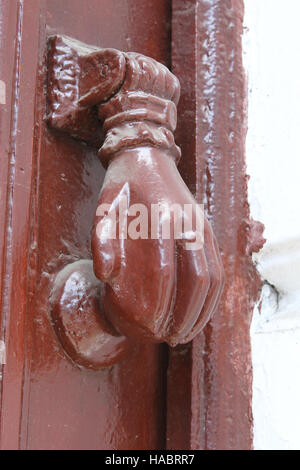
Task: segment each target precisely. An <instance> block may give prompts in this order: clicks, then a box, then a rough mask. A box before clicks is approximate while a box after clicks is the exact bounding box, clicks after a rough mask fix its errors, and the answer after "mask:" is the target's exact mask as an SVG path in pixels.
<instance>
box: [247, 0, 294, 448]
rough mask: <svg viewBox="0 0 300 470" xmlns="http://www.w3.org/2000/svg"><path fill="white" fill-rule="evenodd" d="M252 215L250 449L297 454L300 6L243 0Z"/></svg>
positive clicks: (278, 0) (290, 2)
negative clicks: (255, 236)
mask: <svg viewBox="0 0 300 470" xmlns="http://www.w3.org/2000/svg"><path fill="white" fill-rule="evenodd" d="M244 2H245V20H244V26H245V32H244V37H243V47H244V66H245V69H246V73H247V76H248V88H249V93H248V100H249V102H248V134H247V141H246V158H247V171H248V174H249V175H250V177H251V178H250V181H249V200H250V208H251V215H252V217H253V218H254V219H257V220H260V221H262V222H263V223H264V225H265V234H264V236H265V238H267V243H266V244H265V246H264V248H263V249H262V250H261V252H260V253H258V254H257V255H255V258H254V259H255V261H256V262H257V266H258V269H259V271H260V273H261V276H262V278H263V279H264V280H265V281H266V283H265V286H264V288H263V292H262V299H261V309H260V312H259V309H258V306H257V308H256V309H255V312H254V317H253V323H252V332H251V335H252V357H253V374H254V376H253V415H254V448H255V449H300V216H299V215H300V214H299V212H300V211H299V203H300V26H299V24H300V0H284V1H283V0H244Z"/></svg>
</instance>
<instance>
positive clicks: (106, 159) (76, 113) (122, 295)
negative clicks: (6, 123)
mask: <svg viewBox="0 0 300 470" xmlns="http://www.w3.org/2000/svg"><path fill="white" fill-rule="evenodd" d="M49 44H50V47H49V50H48V68H49V70H48V76H49V77H50V79H49V80H48V85H47V87H48V96H49V102H50V106H49V108H50V110H49V115H48V122H49V125H50V126H52V127H53V126H55V127H56V128H58V129H60V130H64V132H68V133H69V134H71V135H76V137H78V138H80V137H81V136H82V131H81V128H82V127H84V126H85V125H86V123H87V122H89V121H87V119H86V118H85V115H86V114H87V113H88V112H89V110H90V109H91V108H92V106H95V105H96V107H97V109H98V116H99V118H100V120H101V122H102V125H103V129H104V134H105V135H104V142H103V145H102V146H101V148H100V150H99V156H100V159H101V161H102V162H103V164H104V165H105V166H106V167H108V169H107V173H106V176H105V180H104V183H103V188H102V191H101V193H100V198H99V201H98V208H99V207H101V206H105V207H106V211H108V213H107V214H106V215H104V214H98V209H97V211H96V217H95V221H94V230H93V237H92V253H93V261H94V271H95V274H96V276H97V277H98V278H99V279H100V280H101V281H102V282H103V283H104V286H103V287H104V289H103V292H104V294H103V299H101V300H102V304H103V308H104V311H105V314H106V316H107V318H108V319H109V320H110V322H111V323H112V325H114V326H115V327H116V328H117V330H118V331H119V332H120V333H122V334H124V335H125V336H127V337H128V338H131V339H137V340H142V341H143V340H144V341H147V340H152V341H156V342H163V341H166V342H167V343H169V344H170V345H171V346H175V345H176V344H178V343H187V342H189V341H190V340H192V339H193V338H194V337H195V336H196V335H197V334H198V333H199V331H201V330H202V329H203V327H204V326H205V324H206V323H207V321H208V320H209V318H210V316H211V315H212V313H213V311H214V309H215V308H216V306H217V303H218V300H219V298H220V295H221V291H222V287H223V267H222V264H221V260H220V254H219V250H218V246H217V242H216V240H215V237H214V235H213V233H212V230H211V227H210V224H209V222H208V221H207V220H205V218H203V216H202V214H201V213H200V209H199V208H197V206H196V201H195V200H194V198H193V197H192V195H191V194H190V192H189V190H188V188H187V186H186V185H185V184H184V182H183V180H182V179H181V177H180V174H179V172H178V171H177V169H176V167H175V164H174V162H177V161H178V160H179V158H180V149H179V148H178V147H177V146H176V144H175V142H174V136H173V132H174V130H175V128H176V122H177V111H176V105H177V104H178V100H179V96H180V84H179V82H178V79H177V78H176V77H175V76H174V75H173V74H172V73H171V72H170V71H169V70H168V69H167V68H166V67H165V66H164V65H163V64H161V63H159V62H157V61H155V60H154V59H152V58H149V57H146V56H144V55H141V54H137V53H132V52H127V53H124V52H123V53H121V52H119V51H117V50H114V49H98V50H97V49H96V48H95V47H94V46H87V45H86V44H83V43H80V42H78V41H75V40H73V39H71V38H67V37H61V36H56V37H55V36H54V37H51V38H50V41H49ZM122 58H123V59H122ZM104 68H105V69H104ZM70 90H71V92H70ZM81 123H82V126H81ZM98 127H100V123H98ZM95 140H96V139H95ZM122 198H123V199H124V198H126V203H125V204H126V208H125V211H126V216H125V218H126V222H125V221H124V222H120V215H119V223H118V226H117V227H115V230H117V231H118V236H117V237H116V235H113V236H114V238H107V236H106V231H107V227H108V224H109V225H110V226H112V225H114V224H116V221H115V220H114V217H115V214H116V212H117V213H120V211H121V209H120V207H121V205H122V202H121V201H122ZM135 204H139V205H143V209H144V210H145V211H148V213H147V220H144V221H143V222H140V223H141V224H142V223H144V224H145V222H147V227H144V229H146V232H147V233H146V235H145V234H142V233H141V234H140V235H141V236H139V235H137V236H138V238H137V239H132V238H131V237H130V236H128V233H127V225H128V222H129V221H130V219H129V217H128V216H127V213H128V212H130V207H132V206H134V205H135ZM159 204H160V205H161V206H163V205H165V207H166V209H164V210H163V211H162V213H161V216H160V221H159V223H158V225H157V227H156V231H155V233H152V227H151V229H150V228H149V221H148V219H149V213H151V210H152V207H153V205H157V206H158V205H159ZM173 204H174V205H175V204H176V205H177V206H178V207H179V208H180V210H181V211H182V213H183V215H184V208H185V207H189V208H190V209H191V210H190V214H189V215H188V214H186V215H185V220H184V221H183V220H181V223H182V230H185V231H184V233H182V234H181V239H175V237H174V233H173V231H172V233H170V236H169V237H166V238H165V239H164V238H163V227H162V226H163V220H164V219H165V218H166V217H167V215H168V214H167V211H170V208H171V207H172V205H173ZM139 207H140V206H139ZM151 216H152V214H151V215H150V217H151ZM122 217H123V215H122ZM172 217H173V218H174V217H175V215H174V214H172ZM196 217H198V218H199V221H198V222H199V225H201V226H200V227H196ZM128 219H129V220H128ZM186 219H189V220H186ZM193 219H194V223H193ZM189 221H190V222H191V223H190V224H189V225H190V232H188V231H187V229H184V228H183V227H186V226H187V223H188V222H189ZM124 223H125V225H124ZM204 226H205V228H204ZM140 230H143V228H142V227H141V228H140ZM150 232H151V233H150ZM191 237H192V238H195V237H196V238H197V237H198V238H201V242H199V247H197V248H196V249H192V250H188V249H185V243H186V241H187V240H188V239H189V238H191ZM202 237H204V241H202ZM70 267H71V266H70ZM82 279H84V273H82ZM66 288H67V286H66ZM59 289H60V288H59ZM67 290H68V289H67ZM67 290H66V296H68V294H67ZM87 295H88V293H87ZM70 297H71V298H73V292H72V291H71V290H70ZM71 298H70V300H69V302H70V304H72V302H71ZM55 305H57V307H61V301H56V303H55ZM77 307H78V305H77ZM74 309H75V306H74ZM59 310H61V308H60V309H59ZM55 311H56V309H55ZM73 314H74V315H76V311H75V310H74V312H73ZM58 317H59V318H61V315H59V316H58ZM60 323H61V322H60ZM63 324H65V322H63ZM75 328H76V331H78V330H77V325H75ZM68 337H69V335H68ZM60 338H61V339H62V335H60ZM114 341H115V338H112V342H113V343H114ZM63 344H64V343H63ZM65 345H66V347H67V348H68V349H70V348H69V345H67V343H65Z"/></svg>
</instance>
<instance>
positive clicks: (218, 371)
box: [167, 0, 264, 449]
mask: <svg viewBox="0 0 300 470" xmlns="http://www.w3.org/2000/svg"><path fill="white" fill-rule="evenodd" d="M172 6H173V10H172V11H173V17H172V71H173V72H174V73H175V74H176V75H177V76H178V78H179V80H180V82H181V86H182V95H181V101H180V103H179V107H178V118H179V120H178V126H177V133H176V141H177V143H178V144H179V145H180V146H181V149H182V159H181V161H180V164H179V171H180V172H181V175H182V177H183V179H184V180H185V182H186V183H187V185H188V186H189V188H190V190H191V191H192V193H193V194H195V197H196V200H197V201H202V202H204V203H205V206H206V211H207V215H208V217H209V220H210V221H211V223H212V226H213V229H214V233H215V235H216V238H217V240H218V244H219V247H220V251H221V256H222V260H223V265H224V269H225V276H226V282H225V288H224V293H223V295H222V300H221V303H220V305H219V307H218V309H217V311H216V313H215V315H214V316H213V318H212V320H211V321H210V322H209V324H208V325H207V327H206V328H205V329H204V331H203V333H200V335H198V337H197V338H196V339H195V340H194V341H193V342H192V343H191V344H189V345H186V346H179V347H178V348H176V349H175V350H174V351H171V352H170V363H169V364H170V365H169V376H168V377H169V378H168V410H169V411H168V431H167V446H168V447H169V448H171V449H177V448H179V447H180V448H191V449H195V448H196V449H250V448H251V447H252V413H251V399H252V370H251V350H250V333H249V330H250V323H251V317H252V311H253V306H254V303H255V301H256V300H257V298H258V296H259V292H260V278H259V276H258V274H257V272H256V269H255V267H254V265H253V262H252V260H251V256H250V255H251V252H252V251H253V250H257V249H258V248H259V247H261V246H262V244H263V242H264V240H263V238H262V235H261V230H257V229H256V228H255V227H257V225H255V224H253V223H252V222H251V221H250V219H249V207H248V202H247V176H246V170H245V159H244V139H245V133H246V120H245V116H246V110H245V108H246V101H245V96H246V92H245V90H246V87H245V77H244V70H243V66H242V49H241V34H242V22H243V2H242V1H241V0H233V1H232V0H211V1H197V2H194V1H193V0H173V2H172ZM253 228H254V231H253ZM255 234H256V235H258V236H256V235H255ZM178 403H181V407H178ZM178 422H180V423H181V426H180V427H176V423H178Z"/></svg>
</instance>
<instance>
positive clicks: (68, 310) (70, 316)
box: [50, 260, 131, 370]
mask: <svg viewBox="0 0 300 470" xmlns="http://www.w3.org/2000/svg"><path fill="white" fill-rule="evenodd" d="M102 289H103V284H102V283H101V282H100V281H99V280H98V279H97V278H96V277H95V275H94V271H93V262H92V261H91V260H80V261H76V262H74V263H71V264H69V265H67V266H66V267H64V268H63V269H62V270H61V271H60V272H59V273H58V275H57V276H56V279H55V282H54V286H53V290H52V293H51V297H50V301H51V316H52V322H53V326H54V329H55V332H56V334H57V336H58V338H59V340H60V342H61V344H62V346H63V348H64V351H65V353H66V354H67V355H68V356H69V357H70V359H72V361H73V362H74V363H76V364H77V365H79V366H81V367H85V368H88V369H93V370H98V369H102V368H104V367H108V366H111V365H113V364H115V363H117V362H119V361H120V360H121V359H122V358H123V357H124V356H126V354H127V353H128V352H129V349H130V348H131V343H130V342H129V340H128V339H127V338H125V337H124V336H120V335H119V334H118V333H117V332H116V331H115V330H114V328H113V326H112V325H111V324H110V323H109V322H108V320H107V319H106V317H105V316H104V312H103V310H102V306H101V291H102Z"/></svg>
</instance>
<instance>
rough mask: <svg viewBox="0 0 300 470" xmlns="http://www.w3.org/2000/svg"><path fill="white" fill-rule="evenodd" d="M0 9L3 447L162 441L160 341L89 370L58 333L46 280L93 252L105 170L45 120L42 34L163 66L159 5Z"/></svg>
mask: <svg viewBox="0 0 300 470" xmlns="http://www.w3.org/2000/svg"><path fill="white" fill-rule="evenodd" d="M1 8H2V7H1ZM6 10H7V11H6V12H5V14H6V15H8V19H7V18H6V21H7V22H8V23H7V24H9V25H10V28H11V29H12V31H13V32H12V35H11V36H12V40H11V43H9V41H10V35H9V33H8V34H7V39H6V40H7V56H6V57H8V58H11V57H14V54H15V59H14V62H13V66H12V68H11V69H10V68H9V67H10V59H9V60H7V62H6V71H7V74H8V75H7V76H8V79H9V80H10V81H9V80H8V81H7V83H8V85H7V86H10V85H9V84H10V83H11V77H17V78H16V83H15V85H14V87H15V88H14V91H13V93H12V94H10V93H9V94H8V96H13V104H12V106H11V107H10V108H9V109H8V113H9V114H11V113H12V116H13V119H14V120H13V121H12V124H11V126H10V129H9V127H8V134H9V137H8V142H9V141H10V142H11V147H10V149H11V150H10V153H7V154H5V161H6V162H7V161H8V157H10V161H11V167H8V168H9V171H10V175H11V177H10V179H9V184H10V186H9V188H8V191H9V192H8V198H7V200H6V201H7V202H6V207H5V210H4V217H6V219H7V224H6V226H5V230H6V234H5V244H6V250H7V255H6V257H5V259H4V268H3V269H4V275H3V280H4V282H5V285H4V286H3V287H2V294H3V300H2V307H3V308H2V318H1V321H2V323H1V325H2V334H3V337H4V339H5V343H6V348H7V351H6V352H7V362H6V364H5V365H4V367H3V379H2V387H1V394H2V402H1V403H2V415H1V447H2V448H4V449H6V448H18V447H20V448H26V449H49V448H50V449H99V448H100V449H101V448H102V449H124V448H125V449H143V448H149V449H157V448H163V447H164V438H165V385H164V382H165V348H164V346H160V345H155V344H154V345H153V344H142V345H139V344H136V346H135V348H134V349H133V350H132V352H131V353H130V354H129V356H128V357H127V360H126V363H125V362H123V364H122V362H121V363H120V364H118V365H116V366H114V367H111V368H109V369H107V370H104V371H98V372H95V371H88V370H80V369H79V368H78V367H77V366H75V365H74V364H72V362H71V361H70V360H69V359H68V358H67V357H66V355H65V353H64V351H63V349H62V348H61V346H60V344H59V342H58V341H57V337H56V334H55V331H54V329H53V326H52V324H51V321H50V320H51V316H50V302H49V296H50V291H51V286H52V283H53V281H54V279H55V277H56V274H57V273H58V272H59V270H60V269H62V268H63V267H64V266H66V265H67V264H68V263H71V262H74V261H77V260H79V259H83V258H91V253H90V243H91V227H92V223H93V217H94V214H95V210H96V207H97V198H98V193H99V189H100V188H101V184H102V181H103V177H104V170H103V168H102V167H101V164H100V162H99V159H98V155H97V152H96V151H95V150H94V149H91V148H89V147H88V146H86V145H84V144H80V143H78V141H75V140H74V139H72V138H71V137H66V136H62V135H58V133H56V132H54V131H50V130H49V129H48V128H47V126H46V123H45V121H44V117H45V110H46V99H45V98H46V93H45V85H46V62H45V60H46V44H47V37H48V36H49V35H53V34H57V33H61V34H67V35H69V36H73V37H77V38H78V39H81V40H83V41H85V42H87V43H90V44H94V45H96V46H98V47H113V48H116V49H120V50H128V49H129V50H139V51H141V53H144V54H146V55H151V56H152V57H154V58H155V59H157V60H159V61H162V62H164V63H168V61H169V48H170V41H169V32H168V28H166V25H168V23H169V21H170V5H169V2H167V1H158V2H157V1H149V2H145V3H144V2H143V3H142V5H137V2H135V1H126V2H124V1H114V2H111V1H98V0H97V1H96V0H89V2H88V3H86V2H82V1H81V0H72V1H70V0H66V1H64V2H63V4H62V2H61V1H56V0H51V1H31V0H29V1H25V2H23V1H12V2H11V1H10V2H9V4H8V5H6ZM145 25H146V26H147V27H145ZM145 31H147V32H146V34H145ZM15 36H16V37H17V40H16V48H15V49H14V44H15V43H14V39H15ZM1 38H2V36H1ZM18 74H19V75H18ZM18 77H19V79H18ZM12 83H13V82H12ZM7 103H8V106H9V101H7ZM7 152H8V150H7ZM1 176H2V175H1ZM1 203H2V200H1ZM137 404H138V405H137Z"/></svg>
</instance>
